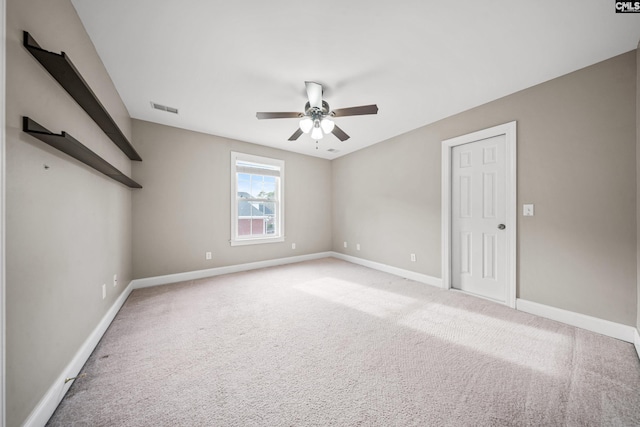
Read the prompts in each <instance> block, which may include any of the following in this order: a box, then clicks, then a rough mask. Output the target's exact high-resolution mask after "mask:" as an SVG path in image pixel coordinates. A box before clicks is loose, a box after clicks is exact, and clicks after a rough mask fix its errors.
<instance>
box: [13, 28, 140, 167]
mask: <svg viewBox="0 0 640 427" xmlns="http://www.w3.org/2000/svg"><path fill="white" fill-rule="evenodd" d="M23 44H24V47H26V48H27V50H28V51H29V52H31V54H32V55H33V56H34V57H35V58H36V59H37V60H38V61H39V62H40V63H41V64H42V65H43V66H44V68H46V69H47V71H49V73H50V74H51V75H52V76H53V78H54V79H56V80H57V81H58V83H60V84H61V85H62V87H63V88H65V90H66V91H67V92H69V95H71V97H72V98H73V99H75V100H76V102H77V103H78V104H80V106H81V107H82V108H83V109H84V110H85V111H86V112H87V114H89V116H90V117H91V118H92V119H93V120H94V121H95V122H96V123H97V124H98V126H100V129H102V130H103V131H104V133H105V134H107V136H108V137H109V138H111V140H112V141H113V142H114V143H115V144H116V145H117V146H118V148H120V149H121V150H122V152H123V153H125V154H126V155H127V157H129V158H130V159H131V160H142V158H141V157H140V155H139V154H138V153H137V152H136V150H135V149H134V148H133V145H131V143H130V142H129V140H127V138H126V137H125V136H124V134H123V133H122V131H121V130H120V128H119V127H118V125H117V124H116V122H115V121H114V120H113V118H112V117H111V116H110V115H109V113H108V112H107V110H106V109H105V108H104V106H103V105H102V104H101V103H100V101H99V100H98V98H97V97H96V95H95V94H94V93H93V91H92V90H91V88H90V87H89V85H87V82H85V81H84V79H83V78H82V76H81V75H80V73H79V72H78V70H77V69H76V67H75V66H74V65H73V63H72V62H71V60H70V59H69V57H68V56H67V55H66V54H65V53H64V52H62V53H60V54H57V53H53V52H49V51H47V50H44V49H42V48H41V47H40V45H39V44H38V43H37V42H36V41H35V40H34V39H33V37H31V34H29V33H28V32H27V31H25V32H24V33H23Z"/></svg>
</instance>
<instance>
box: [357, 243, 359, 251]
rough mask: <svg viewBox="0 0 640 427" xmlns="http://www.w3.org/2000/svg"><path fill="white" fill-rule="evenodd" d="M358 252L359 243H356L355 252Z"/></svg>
mask: <svg viewBox="0 0 640 427" xmlns="http://www.w3.org/2000/svg"><path fill="white" fill-rule="evenodd" d="M359 250H360V243H356V251H359Z"/></svg>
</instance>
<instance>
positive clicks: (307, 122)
mask: <svg viewBox="0 0 640 427" xmlns="http://www.w3.org/2000/svg"><path fill="white" fill-rule="evenodd" d="M312 127H313V120H311V118H309V117H305V118H304V119H302V120H300V130H301V131H302V132H304V133H309V131H310V130H311V128H312Z"/></svg>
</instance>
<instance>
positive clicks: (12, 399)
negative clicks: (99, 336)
mask: <svg viewBox="0 0 640 427" xmlns="http://www.w3.org/2000/svg"><path fill="white" fill-rule="evenodd" d="M6 22H7V40H6V55H7V61H6V73H7V80H6V89H7V90H6V142H7V157H6V162H7V176H6V204H7V207H6V229H7V236H6V245H7V248H6V249H7V257H6V275H7V279H6V280H7V281H6V286H7V300H6V306H7V318H6V328H7V331H6V339H7V347H6V348H7V352H6V363H7V377H6V386H7V393H6V396H7V414H6V416H7V425H8V426H18V425H21V424H22V423H23V422H24V421H25V419H26V417H27V416H28V415H29V414H30V413H31V411H32V410H33V409H34V407H35V406H36V405H37V403H38V401H39V400H40V399H41V398H42V397H43V395H44V393H45V392H46V391H47V390H48V389H49V387H51V385H52V384H53V382H54V381H55V379H56V378H57V377H58V376H59V375H61V374H62V373H63V369H64V367H65V366H66V365H67V364H68V363H69V362H70V361H71V359H72V357H73V356H74V355H75V354H76V352H77V351H78V349H79V348H80V346H81V345H82V343H83V342H84V341H85V340H86V339H87V337H88V336H89V334H90V333H91V331H92V330H93V329H94V328H95V327H96V325H97V324H98V322H99V321H100V319H101V318H102V317H103V316H104V314H105V313H106V311H107V310H108V309H109V308H110V307H111V306H112V304H113V302H114V301H115V299H116V298H117V296H118V295H119V294H120V293H121V292H122V291H123V290H124V288H125V286H126V285H127V284H128V283H129V281H130V280H131V273H132V271H131V270H132V269H131V190H129V189H128V188H126V187H124V186H123V185H121V184H119V183H117V182H115V181H113V180H111V179H109V178H107V177H105V176H104V175H102V174H100V173H98V172H95V171H94V170H92V169H90V168H88V167H87V166H85V165H83V164H81V163H79V162H77V161H75V160H74V159H72V158H70V157H68V156H66V155H65V154H62V153H60V152H58V151H56V150H54V149H52V148H50V147H48V146H47V145H46V144H44V143H42V142H41V141H39V140H37V139H35V138H33V137H32V136H30V135H27V134H25V133H23V132H22V131H21V127H22V122H21V120H22V116H30V117H32V118H33V119H34V120H36V121H37V122H39V123H40V124H42V125H43V126H45V127H47V128H48V129H49V130H51V131H52V132H60V131H62V130H64V131H67V132H69V133H70V134H71V135H73V136H74V137H75V138H76V139H78V140H79V141H81V142H83V143H84V144H86V145H87V146H89V148H91V149H92V150H93V151H95V152H97V153H98V154H100V155H101V156H103V157H104V158H105V159H106V160H107V161H109V162H110V163H112V164H113V165H115V166H116V167H118V168H119V169H120V170H122V171H123V172H125V173H128V172H129V171H130V161H129V160H128V159H127V158H126V156H125V155H124V154H123V153H122V152H121V151H120V150H119V149H118V148H117V147H116V146H115V145H114V144H113V143H112V142H111V140H110V139H108V138H107V136H106V135H105V134H104V133H103V132H102V130H100V128H99V127H98V126H97V125H96V124H95V123H94V122H93V121H92V120H91V119H90V118H89V116H88V115H87V114H86V113H85V112H84V110H82V109H81V107H80V106H78V104H77V103H76V102H75V101H74V100H73V99H72V98H71V97H70V96H69V95H68V94H67V92H66V91H65V90H64V89H63V88H62V87H61V86H60V85H59V84H58V83H57V82H56V81H55V80H54V79H53V78H52V77H51V76H50V75H49V74H48V72H47V71H46V70H45V69H44V68H43V67H42V66H41V65H40V63H39V62H37V61H36V60H35V59H34V58H33V57H32V56H31V54H30V53H29V52H28V51H27V50H26V49H25V48H24V47H23V46H22V31H23V30H26V31H29V32H31V33H32V35H33V37H34V38H35V39H36V40H37V41H38V43H40V45H41V46H42V47H43V48H44V49H47V50H50V51H54V52H58V53H59V52H60V51H62V50H64V51H65V52H66V53H67V54H68V55H69V56H70V58H71V60H72V61H73V62H74V65H75V66H76V68H77V69H78V70H80V72H81V73H82V75H83V76H84V78H85V80H86V81H87V82H88V84H89V85H90V86H91V87H92V89H93V90H94V92H95V93H96V94H97V96H98V97H99V99H100V100H101V102H102V103H103V105H104V106H105V107H106V108H107V110H109V112H110V113H111V115H112V116H113V117H114V119H115V120H116V122H117V123H118V124H119V126H120V127H121V128H122V130H123V132H124V133H125V135H128V136H129V137H130V135H131V121H130V119H129V116H128V113H127V110H126V109H125V107H124V105H123V104H122V102H121V100H120V98H119V96H118V93H117V92H116V90H115V88H114V86H113V84H112V82H111V80H110V78H109V76H108V74H107V72H106V70H105V69H104V67H103V65H102V62H101V61H100V59H99V57H98V55H97V54H96V52H95V50H94V48H93V45H92V44H91V41H90V39H89V37H88V36H87V34H86V33H85V31H84V28H83V26H82V24H81V23H80V20H79V19H78V17H77V15H76V12H75V10H74V8H73V6H72V5H71V3H70V2H69V1H67V0H55V1H44V0H40V1H36V0H8V1H7V21H6ZM62 29H63V30H62ZM44 164H46V165H48V166H49V167H50V168H49V169H48V170H45V169H44V167H43V165H44ZM114 274H118V277H119V283H120V285H119V286H118V287H117V288H113V286H112V284H111V283H112V280H113V275H114ZM103 283H106V284H107V298H106V299H104V300H103V299H102V289H101V286H102V284H103ZM56 385H59V386H60V389H62V386H63V385H62V384H56Z"/></svg>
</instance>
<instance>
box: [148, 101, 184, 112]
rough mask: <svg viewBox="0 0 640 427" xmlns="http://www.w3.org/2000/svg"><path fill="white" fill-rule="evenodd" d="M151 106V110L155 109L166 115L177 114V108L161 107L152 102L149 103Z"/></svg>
mask: <svg viewBox="0 0 640 427" xmlns="http://www.w3.org/2000/svg"><path fill="white" fill-rule="evenodd" d="M151 106H152V107H153V108H155V109H156V110H160V111H166V112H167V113H173V114H178V109H177V108H173V107H167V106H166V105H162V104H156V103H155V102H153V101H151Z"/></svg>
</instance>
